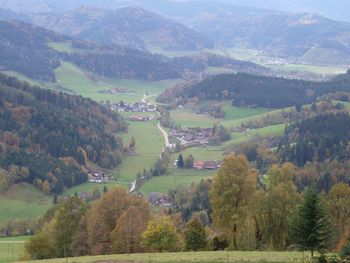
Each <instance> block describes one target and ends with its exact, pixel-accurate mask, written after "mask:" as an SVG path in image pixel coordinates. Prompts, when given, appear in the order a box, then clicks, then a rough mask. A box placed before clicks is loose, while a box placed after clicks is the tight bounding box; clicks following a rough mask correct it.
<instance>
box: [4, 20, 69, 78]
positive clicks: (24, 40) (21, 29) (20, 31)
mask: <svg viewBox="0 0 350 263" xmlns="http://www.w3.org/2000/svg"><path fill="white" fill-rule="evenodd" d="M65 40H68V38H67V37H65V36H62V35H59V34H56V33H54V32H52V31H49V30H46V29H43V28H39V27H36V26H32V25H30V24H27V23H22V22H18V21H0V70H12V71H17V72H20V73H22V74H24V75H26V76H28V77H31V78H35V79H44V80H49V81H53V80H55V75H54V72H53V70H54V69H55V68H56V67H58V66H59V65H60V58H59V56H58V54H57V52H55V51H54V50H53V49H51V48H49V47H48V46H47V42H62V41H65Z"/></svg>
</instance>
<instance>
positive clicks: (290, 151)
mask: <svg viewBox="0 0 350 263" xmlns="http://www.w3.org/2000/svg"><path fill="white" fill-rule="evenodd" d="M349 141H350V116H349V114H348V113H337V114H325V115H319V116H316V117H313V118H310V119H306V120H302V121H300V122H299V123H297V124H294V125H290V126H289V127H288V128H287V129H286V132H285V136H284V138H283V140H282V141H281V142H280V145H279V149H278V153H279V155H280V157H281V159H282V161H284V162H293V163H295V164H296V165H298V166H304V165H305V164H306V163H307V162H323V161H325V160H327V159H335V160H338V161H345V160H348V159H349V154H350V152H349V150H350V149H349Z"/></svg>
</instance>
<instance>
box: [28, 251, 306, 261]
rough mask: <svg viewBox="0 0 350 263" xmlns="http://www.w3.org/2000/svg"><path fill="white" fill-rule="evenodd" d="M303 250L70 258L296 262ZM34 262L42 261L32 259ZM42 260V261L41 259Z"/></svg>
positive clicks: (82, 258)
mask: <svg viewBox="0 0 350 263" xmlns="http://www.w3.org/2000/svg"><path fill="white" fill-rule="evenodd" d="M302 259H303V253H301V252H251V251H246V252H240V251H237V252H226V251H218V252H187V253H161V254H159V253H155V254H131V255H109V256H95V257H80V258H71V259H68V261H69V262H75V263H83V262H84V263H89V262H110V263H117V262H119V263H121V262H135V263H136V262H137V263H148V262H153V263H175V262H188V263H227V262H230V263H248V262H250V263H295V262H302ZM31 262H32V263H35V262H40V261H31ZM41 262H42V261H41ZM45 262H47V263H63V262H66V261H65V260H64V259H53V260H45Z"/></svg>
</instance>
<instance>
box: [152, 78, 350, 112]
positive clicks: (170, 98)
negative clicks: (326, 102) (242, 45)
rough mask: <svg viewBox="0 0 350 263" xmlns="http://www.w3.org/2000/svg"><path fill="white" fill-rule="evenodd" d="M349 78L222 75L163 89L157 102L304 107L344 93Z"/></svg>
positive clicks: (346, 90) (349, 81) (349, 80)
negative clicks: (208, 102) (325, 78)
mask: <svg viewBox="0 0 350 263" xmlns="http://www.w3.org/2000/svg"><path fill="white" fill-rule="evenodd" d="M349 76H350V74H349V72H348V73H347V74H343V75H339V76H337V77H335V78H334V79H331V80H329V81H325V82H311V81H304V80H297V79H287V78H278V77H268V76H257V75H251V74H245V73H237V74H222V75H217V76H213V77H208V78H206V79H204V80H202V81H200V82H196V83H193V82H191V83H189V84H185V85H184V84H181V85H178V86H177V87H174V88H172V89H167V90H166V91H165V92H163V93H162V94H161V95H160V96H159V97H158V101H159V102H166V103H176V104H184V103H186V102H187V101H188V100H189V99H192V98H198V99H200V100H232V104H233V105H235V106H250V107H266V108H286V107H290V106H298V105H305V104H309V103H312V102H314V101H316V98H318V97H320V96H323V95H326V94H328V93H332V92H337V91H338V92H340V91H342V92H348V91H349V87H350V85H349V83H350V78H349Z"/></svg>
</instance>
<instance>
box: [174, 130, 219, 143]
mask: <svg viewBox="0 0 350 263" xmlns="http://www.w3.org/2000/svg"><path fill="white" fill-rule="evenodd" d="M211 134H212V129H211V128H186V129H180V128H175V129H172V130H171V131H170V132H169V134H168V135H169V139H170V140H172V141H175V142H179V143H180V144H181V147H183V148H189V147H194V146H204V147H205V146H207V145H209V143H210V136H211Z"/></svg>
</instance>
